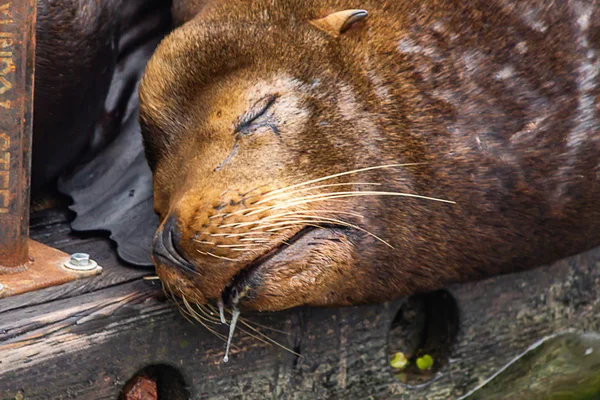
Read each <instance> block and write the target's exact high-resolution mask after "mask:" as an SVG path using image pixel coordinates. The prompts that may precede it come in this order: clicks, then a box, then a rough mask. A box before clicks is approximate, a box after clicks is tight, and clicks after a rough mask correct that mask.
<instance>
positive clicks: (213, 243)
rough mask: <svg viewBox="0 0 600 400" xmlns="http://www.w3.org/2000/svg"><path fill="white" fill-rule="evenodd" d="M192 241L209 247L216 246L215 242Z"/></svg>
mask: <svg viewBox="0 0 600 400" xmlns="http://www.w3.org/2000/svg"><path fill="white" fill-rule="evenodd" d="M193 240H194V242H196V243H200V244H209V245H213V246H214V245H215V244H216V243H215V242H208V241H206V240H198V239H193Z"/></svg>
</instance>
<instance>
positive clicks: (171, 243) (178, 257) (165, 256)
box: [152, 216, 194, 272]
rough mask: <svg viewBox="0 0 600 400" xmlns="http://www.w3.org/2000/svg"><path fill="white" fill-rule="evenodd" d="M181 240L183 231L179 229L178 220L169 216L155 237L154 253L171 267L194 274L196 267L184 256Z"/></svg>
mask: <svg viewBox="0 0 600 400" xmlns="http://www.w3.org/2000/svg"><path fill="white" fill-rule="evenodd" d="M180 240H181V231H180V230H179V228H178V227H177V218H176V217H174V216H169V217H167V220H166V221H165V222H164V224H163V225H162V227H161V228H159V229H158V231H157V232H156V235H155V236H154V243H153V245H152V253H153V254H154V257H157V258H159V259H160V260H161V261H162V262H165V263H167V264H168V265H169V266H172V267H176V268H179V269H182V270H185V271H190V272H193V271H194V266H193V265H192V264H191V263H190V262H189V261H187V259H186V257H185V256H184V253H183V251H182V250H181V247H180V246H179V242H180Z"/></svg>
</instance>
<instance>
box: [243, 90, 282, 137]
mask: <svg viewBox="0 0 600 400" xmlns="http://www.w3.org/2000/svg"><path fill="white" fill-rule="evenodd" d="M277 97H279V95H277V94H271V95H268V96H265V97H263V98H262V99H260V100H258V101H257V102H256V103H254V104H253V105H252V107H250V109H249V110H248V111H247V112H246V113H245V114H244V115H242V116H241V117H240V118H238V122H237V123H236V125H235V131H234V133H237V132H240V131H241V130H242V129H244V128H246V127H248V126H249V125H251V124H252V123H253V122H254V121H256V120H257V119H258V118H260V117H262V116H263V115H264V114H265V113H266V112H267V110H268V109H269V108H271V106H272V105H273V103H275V100H277Z"/></svg>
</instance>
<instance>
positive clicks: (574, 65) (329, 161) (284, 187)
mask: <svg viewBox="0 0 600 400" xmlns="http://www.w3.org/2000/svg"><path fill="white" fill-rule="evenodd" d="M176 3H177V2H176ZM599 5H600V4H599V3H598V2H597V1H591V0H588V1H583V0H582V1H564V2H547V1H543V0H529V1H516V0H486V1H476V0H473V1H453V0H424V1H408V0H396V1H382V0H360V1H359V0H335V1H334V0H257V1H254V2H252V6H249V5H248V3H247V2H246V1H242V0H231V1H227V2H224V3H222V4H219V3H215V4H213V5H211V6H210V7H207V8H204V9H203V11H202V13H201V18H200V17H196V18H194V19H192V20H190V21H188V22H187V23H185V24H183V25H182V26H181V27H180V28H178V29H176V30H175V31H174V32H172V33H171V34H170V35H169V36H168V37H166V38H165V39H164V40H163V41H162V43H161V44H160V45H159V46H158V48H157V50H156V52H155V53H154V55H153V57H152V58H151V60H150V61H149V63H148V65H147V68H146V71H145V74H144V76H143V79H142V83H141V86H140V121H141V126H142V134H143V138H144V145H145V150H146V154H147V158H148V160H149V163H150V166H151V169H152V171H153V179H154V204H155V210H156V212H157V213H158V215H159V217H160V219H161V221H162V222H161V226H160V228H159V229H158V230H157V232H156V236H155V239H154V244H153V254H154V260H155V263H156V268H157V273H158V275H159V276H160V278H161V279H162V280H163V282H164V283H165V285H166V287H167V288H169V289H170V290H171V291H172V292H173V293H174V294H176V295H179V296H183V297H185V298H186V299H187V300H190V301H195V302H199V303H203V302H207V301H219V300H221V301H224V302H226V303H228V304H230V305H234V306H235V305H238V306H239V307H241V308H244V309H249V310H259V311H267V310H281V309H286V308H290V307H294V306H299V305H311V306H345V305H354V304H361V303H370V302H381V301H386V300H391V299H394V298H398V297H401V296H406V295H410V294H413V293H416V292H424V291H431V290H433V289H437V288H441V287H444V286H446V285H448V284H449V283H454V282H464V281H467V280H473V279H480V278H483V277H487V276H491V275H495V274H501V273H507V272H511V271H516V270H519V269H523V268H530V267H534V266H538V265H542V264H545V263H548V262H550V261H553V260H556V259H558V258H562V257H565V256H567V255H570V254H574V253H578V252H582V251H584V250H586V249H589V248H591V247H593V246H596V245H598V244H599V243H600V205H599V204H598V202H599V199H600V115H599V113H600V81H599V76H598V74H599V72H600V59H599V51H600V7H599ZM189 14H193V13H191V12H190V10H187V11H186V12H182V13H181V15H189Z"/></svg>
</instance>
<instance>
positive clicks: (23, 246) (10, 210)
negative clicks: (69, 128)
mask: <svg viewBox="0 0 600 400" xmlns="http://www.w3.org/2000/svg"><path fill="white" fill-rule="evenodd" d="M35 19H36V1H35V0H0V273H2V272H5V273H6V272H11V271H12V272H17V271H21V270H23V269H25V268H26V267H27V265H28V263H29V254H28V236H29V182H30V174H31V137H32V122H33V112H32V111H33V74H34V59H35V58H34V56H35Z"/></svg>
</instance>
